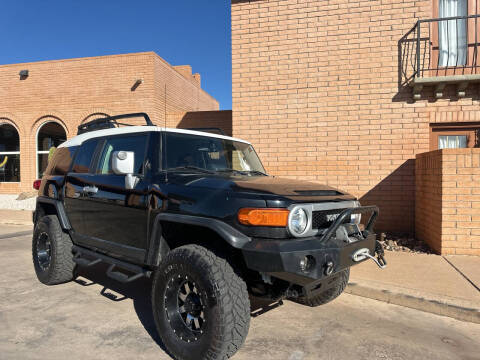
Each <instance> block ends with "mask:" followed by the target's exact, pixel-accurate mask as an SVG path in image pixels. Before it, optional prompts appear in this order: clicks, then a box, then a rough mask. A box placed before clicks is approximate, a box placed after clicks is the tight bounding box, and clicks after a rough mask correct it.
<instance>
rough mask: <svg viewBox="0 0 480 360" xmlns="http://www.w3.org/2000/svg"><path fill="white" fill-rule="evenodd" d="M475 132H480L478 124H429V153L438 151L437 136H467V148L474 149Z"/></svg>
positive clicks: (479, 124)
mask: <svg viewBox="0 0 480 360" xmlns="http://www.w3.org/2000/svg"><path fill="white" fill-rule="evenodd" d="M477 131H480V123H479V122H477V123H445V124H430V151H433V150H440V149H439V147H438V143H439V136H467V148H474V147H475V136H476V132H477Z"/></svg>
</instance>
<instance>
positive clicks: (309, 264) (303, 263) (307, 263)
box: [300, 255, 315, 273]
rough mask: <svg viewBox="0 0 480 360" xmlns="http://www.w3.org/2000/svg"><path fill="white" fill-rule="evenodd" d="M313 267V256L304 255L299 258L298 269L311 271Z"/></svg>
mask: <svg viewBox="0 0 480 360" xmlns="http://www.w3.org/2000/svg"><path fill="white" fill-rule="evenodd" d="M314 267H315V258H314V257H313V256H312V255H307V256H305V257H304V258H303V259H302V260H300V270H302V272H304V273H306V272H309V271H311V270H312V269H313V268H314Z"/></svg>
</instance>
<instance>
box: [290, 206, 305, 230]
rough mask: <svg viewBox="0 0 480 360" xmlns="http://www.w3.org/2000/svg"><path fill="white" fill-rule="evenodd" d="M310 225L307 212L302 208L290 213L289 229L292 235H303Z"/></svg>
mask: <svg viewBox="0 0 480 360" xmlns="http://www.w3.org/2000/svg"><path fill="white" fill-rule="evenodd" d="M307 225H308V216H307V212H306V211H305V210H303V209H302V208H300V207H298V208H296V209H294V210H293V211H292V212H290V216H289V219H288V228H289V229H290V232H292V235H301V234H302V233H304V232H305V230H306V229H307Z"/></svg>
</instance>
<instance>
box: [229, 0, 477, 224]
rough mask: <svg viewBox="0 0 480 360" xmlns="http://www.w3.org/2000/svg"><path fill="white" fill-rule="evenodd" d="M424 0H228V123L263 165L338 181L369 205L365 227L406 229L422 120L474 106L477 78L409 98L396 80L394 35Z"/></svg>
mask: <svg viewBox="0 0 480 360" xmlns="http://www.w3.org/2000/svg"><path fill="white" fill-rule="evenodd" d="M431 4H432V0H425V1H414V0H399V1H385V0H368V1H365V0H361V1H360V0H324V1H318V0H268V1H265V0H261V1H232V62H233V74H232V76H233V84H232V89H233V90H232V91H233V135H234V136H237V137H241V138H245V139H247V140H250V141H252V142H253V144H254V145H255V147H256V149H257V150H258V152H259V155H260V156H261V158H262V160H263V161H264V163H265V165H266V167H267V169H268V171H269V172H270V173H271V174H274V175H278V176H284V177H291V178H302V179H308V180H313V181H317V182H320V183H326V184H328V185H331V186H334V187H339V188H341V189H344V190H347V191H349V192H351V193H353V194H354V195H356V196H358V197H359V198H360V200H361V201H362V202H363V203H365V204H368V203H370V204H371V203H375V204H378V205H380V208H381V215H380V218H379V222H378V225H377V230H379V231H395V232H410V233H411V232H413V230H414V208H415V178H414V170H415V166H414V161H415V160H414V159H415V155H416V154H418V153H422V152H425V151H428V150H429V123H433V122H452V121H472V120H476V121H478V119H479V118H480V111H479V104H480V103H479V101H478V88H475V87H471V88H469V89H468V91H467V97H466V98H464V99H459V100H457V99H453V100H451V97H449V96H448V95H450V94H451V93H452V92H454V91H455V89H453V88H447V89H446V90H445V94H446V98H445V99H439V100H436V99H435V98H434V97H433V90H432V89H427V90H425V91H424V93H423V94H422V96H423V97H425V98H426V99H425V100H421V101H417V102H412V101H411V99H412V94H411V89H399V87H398V80H399V79H398V41H399V40H400V38H401V37H402V36H403V35H404V34H405V33H406V32H407V31H408V30H410V29H411V28H412V26H413V25H414V23H415V22H416V20H417V19H419V18H420V19H421V18H431V17H432V9H431ZM472 94H473V96H472Z"/></svg>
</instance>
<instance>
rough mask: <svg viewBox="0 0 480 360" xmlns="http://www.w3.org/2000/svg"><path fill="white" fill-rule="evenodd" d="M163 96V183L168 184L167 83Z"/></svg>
mask: <svg viewBox="0 0 480 360" xmlns="http://www.w3.org/2000/svg"><path fill="white" fill-rule="evenodd" d="M163 95H164V114H163V117H164V118H163V123H164V125H165V127H164V128H163V148H164V149H165V182H166V183H167V182H168V163H167V131H166V130H167V83H165V91H164V92H163Z"/></svg>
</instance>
